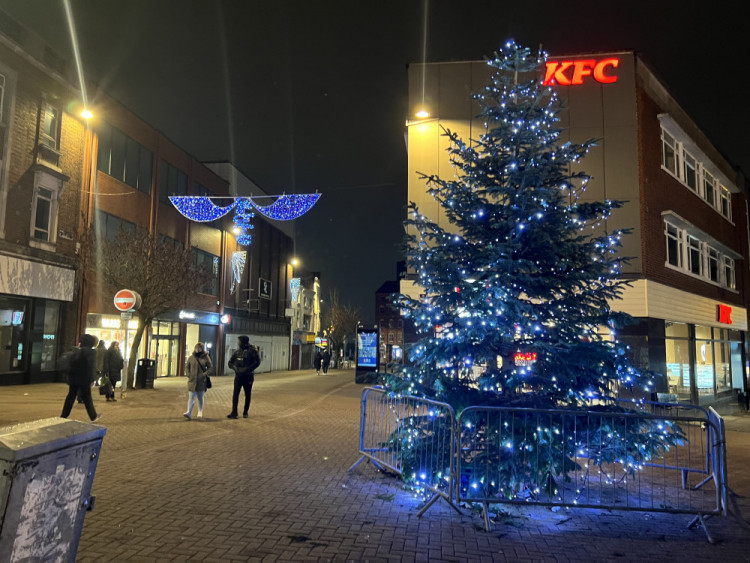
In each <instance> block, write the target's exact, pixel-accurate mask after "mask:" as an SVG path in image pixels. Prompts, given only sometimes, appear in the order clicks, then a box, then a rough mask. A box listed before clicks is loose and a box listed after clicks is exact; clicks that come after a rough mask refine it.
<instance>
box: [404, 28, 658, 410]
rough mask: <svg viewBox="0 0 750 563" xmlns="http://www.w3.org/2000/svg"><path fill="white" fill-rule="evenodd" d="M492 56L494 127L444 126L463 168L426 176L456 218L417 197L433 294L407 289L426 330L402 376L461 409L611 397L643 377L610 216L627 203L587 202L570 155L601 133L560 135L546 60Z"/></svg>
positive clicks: (509, 49) (488, 116)
mask: <svg viewBox="0 0 750 563" xmlns="http://www.w3.org/2000/svg"><path fill="white" fill-rule="evenodd" d="M488 63H489V65H490V66H492V67H493V68H494V69H495V72H494V75H493V76H492V79H491V81H490V82H489V84H488V85H487V87H486V88H485V89H484V91H483V92H482V93H480V94H477V95H475V99H476V100H477V101H478V103H479V105H480V106H481V113H480V116H481V118H482V119H483V120H484V122H485V124H486V130H485V132H484V134H483V135H482V136H481V137H480V138H479V139H476V140H472V141H471V142H466V141H464V140H463V139H461V138H459V137H458V135H457V134H455V133H453V132H451V131H446V132H445V134H446V135H447V136H448V138H449V139H450V143H451V148H450V159H451V162H452V164H453V165H454V167H455V169H456V175H455V177H453V178H451V179H444V178H440V177H437V176H424V180H425V182H426V184H427V188H428V192H429V193H430V194H431V195H432V196H433V197H434V198H435V199H436V200H437V201H438V202H439V204H440V206H441V207H442V209H443V210H444V214H445V216H446V217H447V219H448V221H449V222H450V224H451V227H450V228H449V229H444V228H442V227H440V226H439V225H438V224H437V223H436V222H435V221H434V220H432V219H431V218H428V217H426V216H424V215H422V214H420V212H419V210H418V209H417V208H416V207H415V206H414V204H411V205H410V209H409V211H410V216H409V219H408V220H407V221H406V224H407V225H408V231H409V233H410V234H409V235H407V239H408V240H407V248H408V250H407V259H408V264H409V266H410V267H411V268H412V269H413V270H415V271H416V273H417V280H416V281H417V283H418V284H419V285H420V286H421V287H423V288H424V292H425V295H426V298H425V299H414V298H410V297H408V296H405V295H400V296H398V299H397V304H398V306H399V307H400V308H401V309H402V310H403V311H405V314H406V316H407V317H410V318H411V319H412V320H413V322H414V324H415V326H416V327H417V331H418V333H419V334H420V336H421V338H420V340H419V342H418V343H417V344H416V346H415V347H414V349H413V350H412V356H411V361H412V365H411V366H408V367H406V369H405V370H404V372H403V374H402V375H403V377H402V378H400V379H395V380H393V381H392V385H394V386H396V387H397V388H398V389H399V390H400V391H404V392H408V393H410V394H416V395H419V396H425V397H429V398H433V399H438V400H441V401H445V402H448V403H450V404H451V405H452V406H453V407H454V408H457V409H459V410H460V409H461V408H462V407H463V406H466V405H469V404H501V405H507V406H527V407H556V406H560V405H569V406H573V407H578V406H583V405H588V404H590V402H591V400H592V399H594V398H597V399H599V400H604V399H607V398H608V397H611V396H612V393H613V392H614V391H616V389H617V386H618V385H619V384H623V383H624V384H627V385H633V384H635V383H636V381H635V378H636V375H637V374H636V372H635V371H634V370H633V368H632V367H630V366H629V364H628V360H627V356H626V355H625V347H624V345H622V344H620V343H618V342H617V339H616V333H615V332H614V331H615V328H616V327H617V326H619V325H621V323H622V322H624V321H626V320H627V316H626V315H623V314H618V313H616V312H615V311H613V310H612V309H611V308H610V302H611V301H612V300H614V299H616V298H618V296H619V294H620V292H621V289H622V285H623V284H624V283H625V282H623V281H622V280H621V279H620V277H619V276H620V271H621V266H622V264H623V262H624V261H625V260H626V259H625V258H623V257H622V256H620V255H619V254H618V248H619V247H620V239H621V237H622V236H623V235H624V234H625V232H624V231H622V230H613V231H611V232H606V220H607V218H608V217H609V215H610V214H611V213H612V211H614V210H615V209H617V208H618V207H620V205H621V203H620V202H616V201H601V202H586V203H584V202H582V201H580V196H581V195H582V194H583V193H584V192H585V190H586V184H587V183H588V180H589V178H588V177H587V176H586V175H585V174H584V173H582V172H574V171H572V165H573V164H574V163H578V162H579V161H580V160H581V158H582V157H584V156H585V154H586V153H587V152H588V150H589V149H590V148H591V147H592V145H593V141H588V142H585V143H582V144H573V143H562V142H560V132H561V129H560V127H559V125H558V123H559V117H558V116H559V113H560V111H561V109H562V107H561V104H560V102H559V100H558V98H557V97H556V96H555V92H554V91H553V90H552V89H551V88H549V87H546V86H543V85H542V83H541V78H542V77H543V72H542V69H543V68H544V56H543V55H542V54H539V55H535V54H532V53H531V52H530V51H529V50H528V49H524V48H521V47H519V46H517V45H516V44H515V43H512V42H510V43H508V44H506V45H505V46H504V48H503V49H502V50H501V51H500V52H498V53H496V56H495V57H494V58H493V59H491V60H489V61H488ZM603 327H604V328H606V329H607V330H602V328H603ZM646 385H647V383H646Z"/></svg>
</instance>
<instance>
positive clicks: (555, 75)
mask: <svg viewBox="0 0 750 563" xmlns="http://www.w3.org/2000/svg"><path fill="white" fill-rule="evenodd" d="M571 66H573V63H572V62H570V61H563V62H561V63H547V73H546V75H545V76H544V82H542V85H543V86H552V85H554V84H560V85H561V86H570V78H568V77H567V76H565V74H563V73H564V72H565V71H566V70H568V69H569V68H570V67H571Z"/></svg>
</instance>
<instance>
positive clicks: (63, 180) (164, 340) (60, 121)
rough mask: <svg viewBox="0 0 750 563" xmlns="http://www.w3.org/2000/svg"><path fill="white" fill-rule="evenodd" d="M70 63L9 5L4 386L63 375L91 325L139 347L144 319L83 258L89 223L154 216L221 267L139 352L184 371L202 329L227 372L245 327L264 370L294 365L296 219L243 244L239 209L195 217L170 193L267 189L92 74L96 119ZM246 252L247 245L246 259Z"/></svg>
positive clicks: (160, 367) (3, 106) (268, 226)
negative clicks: (192, 149) (209, 156)
mask: <svg viewBox="0 0 750 563" xmlns="http://www.w3.org/2000/svg"><path fill="white" fill-rule="evenodd" d="M72 71H73V65H72V64H69V63H68V62H67V61H66V60H64V59H63V58H62V57H60V56H59V55H57V54H56V53H55V52H54V51H53V50H52V49H51V48H50V47H48V46H47V45H46V44H45V43H44V41H43V40H42V39H41V38H39V37H38V36H36V35H35V34H34V33H33V32H31V31H29V30H27V29H25V28H24V27H22V26H21V25H19V24H18V23H16V22H15V21H14V20H13V19H12V18H10V17H9V16H8V15H7V14H5V13H4V12H2V11H0V385H3V384H18V383H34V382H41V381H54V380H59V377H60V376H59V374H58V373H57V372H56V370H55V366H56V359H57V356H58V355H59V353H60V352H61V351H62V350H63V349H64V348H65V347H66V346H70V345H73V344H75V343H76V342H77V337H78V335H79V334H81V333H82V332H84V331H86V332H89V333H91V334H95V335H96V336H98V337H99V338H100V339H102V340H105V342H106V344H107V345H109V344H110V342H111V341H113V340H118V341H120V342H121V344H122V346H121V348H123V352H124V355H125V356H126V357H127V354H128V352H129V346H130V343H131V342H132V336H133V334H134V332H135V331H134V328H135V327H136V326H137V324H136V323H137V322H138V321H137V319H136V318H134V319H133V320H131V321H129V322H128V323H127V325H126V322H125V321H123V320H122V319H121V318H120V315H119V313H118V311H117V310H116V309H115V308H114V305H113V296H114V292H115V291H116V290H117V289H122V288H111V287H105V286H103V284H101V283H100V280H98V279H97V277H96V273H95V272H87V273H86V275H84V272H82V271H80V269H78V268H77V256H76V255H77V251H78V248H79V240H80V236H81V233H82V232H83V231H84V229H85V228H87V227H88V226H94V227H95V228H96V229H97V230H98V231H99V232H100V233H102V234H105V235H106V236H115V235H116V233H117V232H118V231H119V229H120V228H125V229H132V228H135V227H136V226H139V227H145V228H147V229H148V230H149V231H150V232H151V233H154V234H156V235H157V236H158V238H159V240H160V241H161V243H162V244H165V245H173V246H175V247H177V248H190V249H191V250H192V252H193V256H194V257H195V260H196V262H197V263H199V264H204V265H206V266H207V267H208V268H209V270H211V271H212V272H213V274H214V280H213V282H212V283H210V284H208V285H207V286H206V287H205V288H204V290H203V291H201V292H200V293H198V294H195V295H192V296H189V298H188V303H189V307H188V308H185V309H180V310H170V311H167V312H165V313H164V314H162V315H160V316H159V318H157V319H155V320H154V321H153V323H152V324H151V325H150V326H149V327H147V330H146V333H145V337H144V341H143V342H142V344H141V348H140V350H139V354H138V357H144V358H151V359H153V360H155V366H156V375H157V376H168V375H179V374H181V373H182V370H183V367H184V362H185V358H186V356H187V355H188V354H189V353H190V352H191V351H192V348H193V345H194V344H195V342H198V341H203V342H205V343H206V346H207V348H208V349H209V351H210V353H211V355H212V357H213V358H214V362H215V363H216V364H217V366H218V370H219V373H221V372H222V368H223V367H224V366H225V365H226V361H227V359H228V356H229V353H230V352H231V349H232V347H234V346H235V345H236V336H237V335H238V334H248V335H250V336H251V338H252V339H253V340H254V341H255V342H256V343H257V344H259V346H260V348H261V355H262V358H263V363H262V364H261V367H260V370H262V371H268V370H272V369H287V368H288V365H289V348H290V337H291V334H290V332H291V331H290V324H289V320H288V319H287V318H286V316H285V313H286V306H287V304H288V302H289V282H290V275H291V266H290V265H289V261H290V259H291V255H292V252H293V248H294V242H293V234H294V231H293V228H289V227H282V228H279V226H278V225H277V224H275V223H274V224H272V223H271V222H269V221H266V220H264V219H262V218H260V217H258V218H256V219H255V220H254V223H255V229H254V231H253V243H252V245H251V246H249V247H243V246H241V245H239V244H238V243H237V240H236V238H235V236H234V234H233V229H232V227H233V225H232V217H231V216H227V217H225V218H223V219H219V220H216V221H213V222H211V223H196V222H193V221H189V220H187V219H186V218H185V217H183V216H182V215H181V214H180V213H179V212H178V211H177V210H176V209H175V208H174V207H173V206H172V204H171V203H170V202H169V200H168V197H169V196H170V195H202V196H216V197H229V196H236V195H259V194H258V193H253V192H252V190H250V192H251V193H244V192H243V190H244V189H245V188H246V186H245V185H244V184H243V183H242V182H243V180H242V178H244V176H241V175H240V174H238V173H237V172H238V171H236V170H230V171H229V172H228V168H227V166H226V165H222V164H218V163H215V164H212V165H205V164H203V163H201V162H199V161H198V160H197V159H196V158H194V157H193V156H191V155H190V154H189V153H188V152H186V151H185V150H183V149H182V148H181V147H179V146H177V145H176V144H175V143H173V142H172V141H171V140H170V139H169V138H168V136H167V135H165V134H164V133H162V132H160V131H158V130H156V129H155V128H154V127H152V126H151V125H149V124H148V123H146V122H144V121H143V120H142V119H140V118H139V117H138V116H137V115H135V114H134V113H133V112H131V111H130V110H128V109H127V108H125V107H124V106H122V104H120V103H118V102H117V101H116V100H115V99H114V98H112V97H111V96H110V95H108V93H106V92H104V91H102V90H101V89H99V88H97V87H96V86H94V85H89V86H88V88H87V90H88V94H89V103H88V107H89V108H90V109H91V110H92V112H93V114H94V116H93V117H91V118H89V119H84V118H83V117H81V111H82V110H83V109H84V107H83V102H82V98H83V96H82V95H81V90H80V87H79V86H78V83H77V82H76V77H75V73H74V72H72ZM245 180H246V179H245ZM255 188H256V189H257V190H260V188H257V186H256V187H255ZM260 191H261V192H262V190H260ZM259 193H260V192H259ZM237 252H240V253H242V252H245V260H244V261H243V267H242V268H239V267H238V263H237V260H233V258H234V257H235V256H236V253H237ZM261 288H262V289H261Z"/></svg>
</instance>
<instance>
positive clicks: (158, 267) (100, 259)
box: [79, 227, 214, 389]
mask: <svg viewBox="0 0 750 563" xmlns="http://www.w3.org/2000/svg"><path fill="white" fill-rule="evenodd" d="M79 257H80V261H81V266H82V269H83V272H84V275H87V273H90V271H91V270H95V271H96V275H95V276H94V278H95V279H96V281H97V283H98V287H97V289H98V290H100V291H111V292H112V293H113V294H114V292H115V291H116V290H118V289H131V290H133V291H135V292H137V293H138V294H140V296H141V306H140V308H139V309H138V310H137V311H135V312H134V316H135V317H137V318H138V321H139V322H138V328H137V330H136V333H135V336H134V338H133V345H132V346H131V348H130V356H129V359H128V370H127V376H126V384H127V387H128V388H129V389H132V388H133V384H134V371H135V364H136V357H137V355H138V347H139V346H140V344H141V340H142V338H143V332H144V330H145V329H146V327H147V326H148V325H150V324H151V321H153V320H154V319H155V318H156V317H157V316H159V315H160V314H162V313H164V312H166V311H168V310H170V309H175V308H182V307H184V305H185V304H186V302H187V300H188V299H189V298H191V297H193V296H194V295H195V294H196V293H198V292H199V291H201V290H202V289H203V288H205V286H206V284H208V283H210V282H211V281H212V280H213V279H214V275H213V273H212V272H210V271H209V270H208V269H206V268H205V267H203V266H200V267H199V266H198V265H197V264H196V262H195V258H194V256H193V253H192V252H191V250H190V249H184V248H179V247H176V246H175V245H174V244H168V243H163V242H160V241H159V240H158V238H157V236H156V235H155V234H154V233H150V232H148V230H146V229H144V228H141V227H137V228H136V229H135V230H124V229H121V230H120V232H119V233H118V235H117V237H115V239H114V240H110V239H108V238H107V237H106V236H103V235H99V236H97V233H96V231H95V229H93V228H91V229H89V230H88V231H87V232H86V233H85V235H84V237H83V240H82V244H81V251H80V253H79Z"/></svg>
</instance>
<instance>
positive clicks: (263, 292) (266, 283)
mask: <svg viewBox="0 0 750 563" xmlns="http://www.w3.org/2000/svg"><path fill="white" fill-rule="evenodd" d="M258 297H260V298H261V299H271V280H264V279H263V278H259V279H258Z"/></svg>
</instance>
